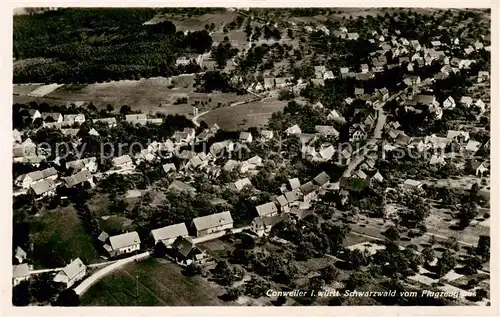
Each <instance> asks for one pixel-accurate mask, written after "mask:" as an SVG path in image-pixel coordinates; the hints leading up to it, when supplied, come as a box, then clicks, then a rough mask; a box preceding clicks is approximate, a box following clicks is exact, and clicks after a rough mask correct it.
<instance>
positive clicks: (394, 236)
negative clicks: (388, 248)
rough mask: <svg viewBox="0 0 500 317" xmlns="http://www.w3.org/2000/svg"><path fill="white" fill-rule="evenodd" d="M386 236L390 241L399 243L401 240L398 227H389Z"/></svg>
mask: <svg viewBox="0 0 500 317" xmlns="http://www.w3.org/2000/svg"><path fill="white" fill-rule="evenodd" d="M384 235H385V236H386V237H387V239H389V240H390V241H397V240H399V230H398V229H397V228H396V227H389V228H388V229H387V230H386V231H385V232H384Z"/></svg>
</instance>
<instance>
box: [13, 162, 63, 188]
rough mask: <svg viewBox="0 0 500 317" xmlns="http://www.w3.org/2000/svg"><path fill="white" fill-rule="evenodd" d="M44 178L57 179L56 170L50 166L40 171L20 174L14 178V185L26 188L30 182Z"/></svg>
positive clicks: (29, 185)
mask: <svg viewBox="0 0 500 317" xmlns="http://www.w3.org/2000/svg"><path fill="white" fill-rule="evenodd" d="M46 179H51V180H56V179H57V171H56V169H55V168H53V167H50V168H46V169H44V170H41V171H34V172H31V173H28V174H24V175H21V176H19V177H18V178H17V179H16V185H17V186H20V187H22V188H25V189H28V188H30V187H31V185H32V184H35V183H37V182H40V181H42V180H46Z"/></svg>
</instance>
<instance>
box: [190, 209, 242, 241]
mask: <svg viewBox="0 0 500 317" xmlns="http://www.w3.org/2000/svg"><path fill="white" fill-rule="evenodd" d="M233 223H234V221H233V217H231V213H230V212H229V211H224V212H219V213H215V214H211V215H207V216H203V217H198V218H194V219H193V221H192V222H191V227H192V228H193V229H194V230H195V231H196V236H197V237H203V236H206V235H209V234H211V233H216V232H222V231H226V230H231V229H232V228H233Z"/></svg>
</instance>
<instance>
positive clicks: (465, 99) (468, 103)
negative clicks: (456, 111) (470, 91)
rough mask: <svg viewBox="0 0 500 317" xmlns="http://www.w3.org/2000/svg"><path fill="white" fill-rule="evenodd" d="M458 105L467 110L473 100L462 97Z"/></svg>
mask: <svg viewBox="0 0 500 317" xmlns="http://www.w3.org/2000/svg"><path fill="white" fill-rule="evenodd" d="M460 103H461V104H462V105H464V106H466V107H467V108H468V107H470V106H471V105H472V103H473V100H472V98H471V97H469V96H463V97H462V98H460Z"/></svg>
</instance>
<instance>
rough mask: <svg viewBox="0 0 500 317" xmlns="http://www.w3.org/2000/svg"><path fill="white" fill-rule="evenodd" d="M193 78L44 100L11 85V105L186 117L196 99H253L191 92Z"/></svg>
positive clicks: (210, 104) (120, 84)
mask: <svg viewBox="0 0 500 317" xmlns="http://www.w3.org/2000/svg"><path fill="white" fill-rule="evenodd" d="M193 82H194V75H183V76H175V77H171V78H165V77H155V78H148V79H144V78H143V79H140V80H121V81H113V82H107V83H96V84H90V85H66V86H63V87H61V88H59V89H57V90H55V91H53V92H51V93H49V94H47V95H45V96H43V97H32V96H27V94H28V93H30V92H31V91H32V90H35V89H36V88H38V86H35V85H32V86H25V85H14V86H13V87H14V88H13V89H14V93H15V95H14V96H13V99H14V103H29V102H30V101H36V102H38V103H48V104H49V105H54V104H59V105H60V104H69V103H71V102H75V101H86V102H92V103H93V104H94V105H95V106H96V107H97V108H105V107H106V106H107V105H108V104H111V105H112V106H113V107H114V108H115V110H116V111H118V110H119V109H120V107H121V106H122V105H129V106H131V107H132V109H133V110H141V111H142V112H143V113H156V112H161V113H164V114H167V115H168V114H180V115H189V114H191V113H192V111H193V110H192V105H193V104H194V103H195V100H204V101H206V103H207V104H206V105H203V106H200V112H201V111H203V110H205V109H212V108H215V107H218V106H219V104H220V105H222V106H224V105H228V104H230V103H233V102H236V101H242V100H248V99H250V98H252V97H253V96H251V95H249V94H247V95H237V94H236V93H225V94H222V93H211V94H201V93H196V92H194V88H193ZM182 97H187V98H188V99H189V100H188V103H187V104H177V105H175V104H174V103H175V102H176V101H177V99H178V98H182Z"/></svg>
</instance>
